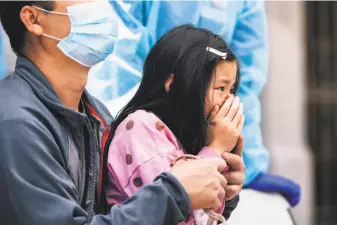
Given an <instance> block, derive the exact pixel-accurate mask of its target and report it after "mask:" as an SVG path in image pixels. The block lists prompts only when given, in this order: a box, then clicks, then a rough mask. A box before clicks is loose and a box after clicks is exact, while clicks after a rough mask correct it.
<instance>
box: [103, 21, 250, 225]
mask: <svg viewBox="0 0 337 225" xmlns="http://www.w3.org/2000/svg"><path fill="white" fill-rule="evenodd" d="M238 80H239V68H238V62H237V59H236V57H235V56H234V54H233V53H232V52H231V50H230V49H229V48H228V46H227V45H226V43H225V41H224V40H223V39H222V38H221V37H219V36H217V35H215V34H213V33H212V32H210V31H208V30H206V29H199V28H195V27H193V26H190V25H183V26H179V27H177V28H175V29H173V30H171V31H169V32H168V33H167V34H166V35H164V36H163V37H162V38H161V39H160V40H159V41H158V42H157V43H156V45H155V46H154V47H153V48H152V49H151V51H150V53H149V55H148V56H147V58H146V61H145V64H144V71H143V79H142V81H141V84H140V87H139V89H138V91H137V93H136V94H135V96H134V97H133V98H132V100H131V101H130V102H129V103H128V104H127V105H126V106H125V108H124V109H123V110H122V112H121V113H120V114H119V115H118V117H117V120H116V122H115V125H114V127H115V129H114V137H113V140H112V142H111V145H110V148H109V152H108V174H109V175H108V176H109V184H108V188H107V194H106V198H107V201H108V204H111V205H113V204H118V203H121V202H123V201H125V200H126V199H127V198H129V197H130V196H132V195H133V194H134V193H135V192H136V191H137V190H138V189H140V188H141V187H142V186H143V185H144V184H147V183H150V182H152V181H153V180H154V179H155V177H156V176H158V175H159V174H160V173H162V172H167V171H169V170H170V167H171V165H172V163H174V162H175V160H176V159H177V158H180V157H182V156H184V155H185V154H190V155H194V156H198V157H215V156H216V157H221V154H222V153H223V152H225V151H227V152H230V151H232V150H233V148H234V147H235V145H236V144H237V143H238V140H239V142H240V143H241V142H242V137H241V138H239V137H240V133H241V130H242V127H243V124H244V117H243V107H242V104H240V101H239V98H238V97H235V98H234V96H233V94H234V93H235V91H236V89H237V86H238ZM220 108H221V109H220ZM224 125H225V126H228V132H227V133H221V134H219V131H218V130H219V129H220V127H219V126H224ZM222 131H223V129H222ZM218 135H226V140H227V142H226V144H225V145H224V144H221V146H220V147H219V142H218V138H217V137H218ZM220 197H222V198H221V200H222V199H223V198H224V197H225V196H219V198H220ZM149 207H151V206H149ZM163 207H164V206H163ZM223 209H224V204H222V206H221V207H220V208H219V209H218V210H217V212H218V213H222V211H223ZM207 212H208V214H205V213H204V211H201V210H197V211H193V212H192V213H191V216H190V217H189V219H187V220H186V222H185V223H182V224H198V225H205V224H214V222H213V220H212V218H216V219H219V220H223V218H222V217H221V216H220V217H219V215H220V214H218V215H216V214H214V212H210V211H207ZM208 215H211V219H209V216H208ZM149 216H150V215H149Z"/></svg>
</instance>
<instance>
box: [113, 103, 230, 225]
mask: <svg viewBox="0 0 337 225" xmlns="http://www.w3.org/2000/svg"><path fill="white" fill-rule="evenodd" d="M183 154H185V153H184V150H183V149H182V146H181V145H180V144H179V141H178V140H177V139H176V137H175V136H174V134H173V133H172V131H171V130H170V129H169V128H168V127H167V126H166V125H165V124H164V123H163V122H162V121H161V120H160V119H159V118H158V117H157V116H156V115H154V114H153V113H150V112H146V111H144V110H138V111H136V112H134V113H132V114H130V115H129V116H128V117H127V118H126V119H125V120H124V121H122V122H121V123H120V125H119V126H118V127H117V130H116V132H115V135H114V138H113V140H112V142H111V145H110V148H109V153H108V173H109V185H108V189H107V195H106V198H107V202H108V204H119V203H121V202H123V201H125V200H127V199H128V198H129V197H130V196H132V195H133V194H135V193H136V192H137V191H138V190H139V189H140V188H141V187H142V186H143V185H146V184H149V183H152V182H153V180H154V179H155V178H156V177H157V176H158V175H159V174H161V173H162V172H168V171H170V168H171V163H172V162H173V161H174V159H175V158H177V157H179V156H181V155H183ZM198 156H200V157H202V158H207V157H219V155H218V154H217V153H215V152H214V151H212V150H211V149H210V148H208V147H204V148H203V149H202V150H201V151H200V153H199V154H198ZM223 209H224V204H223V207H222V208H221V213H222V212H223ZM207 219H208V215H207V214H203V211H201V210H196V211H194V212H193V213H191V216H190V219H189V220H188V221H187V222H186V223H181V224H194V222H195V223H196V224H198V225H204V224H206V222H207ZM205 220H206V222H205Z"/></svg>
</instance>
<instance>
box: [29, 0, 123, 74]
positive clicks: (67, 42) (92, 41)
mask: <svg viewBox="0 0 337 225" xmlns="http://www.w3.org/2000/svg"><path fill="white" fill-rule="evenodd" d="M33 7H34V8H36V9H39V10H41V11H44V12H47V13H52V14H57V15H63V16H69V19H70V23H71V28H70V33H69V35H68V36H67V37H65V38H63V39H61V38H57V37H54V36H51V35H48V34H43V36H45V37H48V38H52V39H55V40H57V41H59V43H58V45H57V46H58V47H59V48H60V50H61V51H62V52H63V53H64V54H65V55H66V56H68V57H69V58H71V59H73V60H74V61H76V62H78V63H79V64H81V65H83V66H86V67H92V66H94V65H96V64H97V63H99V62H101V61H104V60H105V59H106V58H107V57H108V55H110V54H111V53H112V52H113V49H114V43H115V40H116V38H117V28H118V27H117V26H118V17H117V15H116V13H115V11H114V9H113V8H112V7H111V5H110V3H109V2H108V1H106V0H98V1H94V2H89V3H82V4H76V5H72V6H69V7H67V11H68V13H62V12H55V11H48V10H45V9H42V8H39V7H36V6H33Z"/></svg>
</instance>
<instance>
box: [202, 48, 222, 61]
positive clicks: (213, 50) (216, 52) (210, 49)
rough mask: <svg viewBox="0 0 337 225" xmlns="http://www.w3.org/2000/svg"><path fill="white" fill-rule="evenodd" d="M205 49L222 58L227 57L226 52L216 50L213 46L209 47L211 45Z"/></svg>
mask: <svg viewBox="0 0 337 225" xmlns="http://www.w3.org/2000/svg"><path fill="white" fill-rule="evenodd" d="M206 51H209V52H212V53H214V54H216V55H218V56H220V57H221V58H223V59H226V58H227V53H226V52H220V51H218V50H216V49H214V48H211V47H207V48H206Z"/></svg>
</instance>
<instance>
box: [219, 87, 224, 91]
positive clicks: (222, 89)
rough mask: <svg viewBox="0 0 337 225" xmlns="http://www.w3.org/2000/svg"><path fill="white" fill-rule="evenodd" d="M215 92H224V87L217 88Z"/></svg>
mask: <svg viewBox="0 0 337 225" xmlns="http://www.w3.org/2000/svg"><path fill="white" fill-rule="evenodd" d="M217 90H219V91H222V92H224V91H225V88H224V87H219V88H217Z"/></svg>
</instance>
